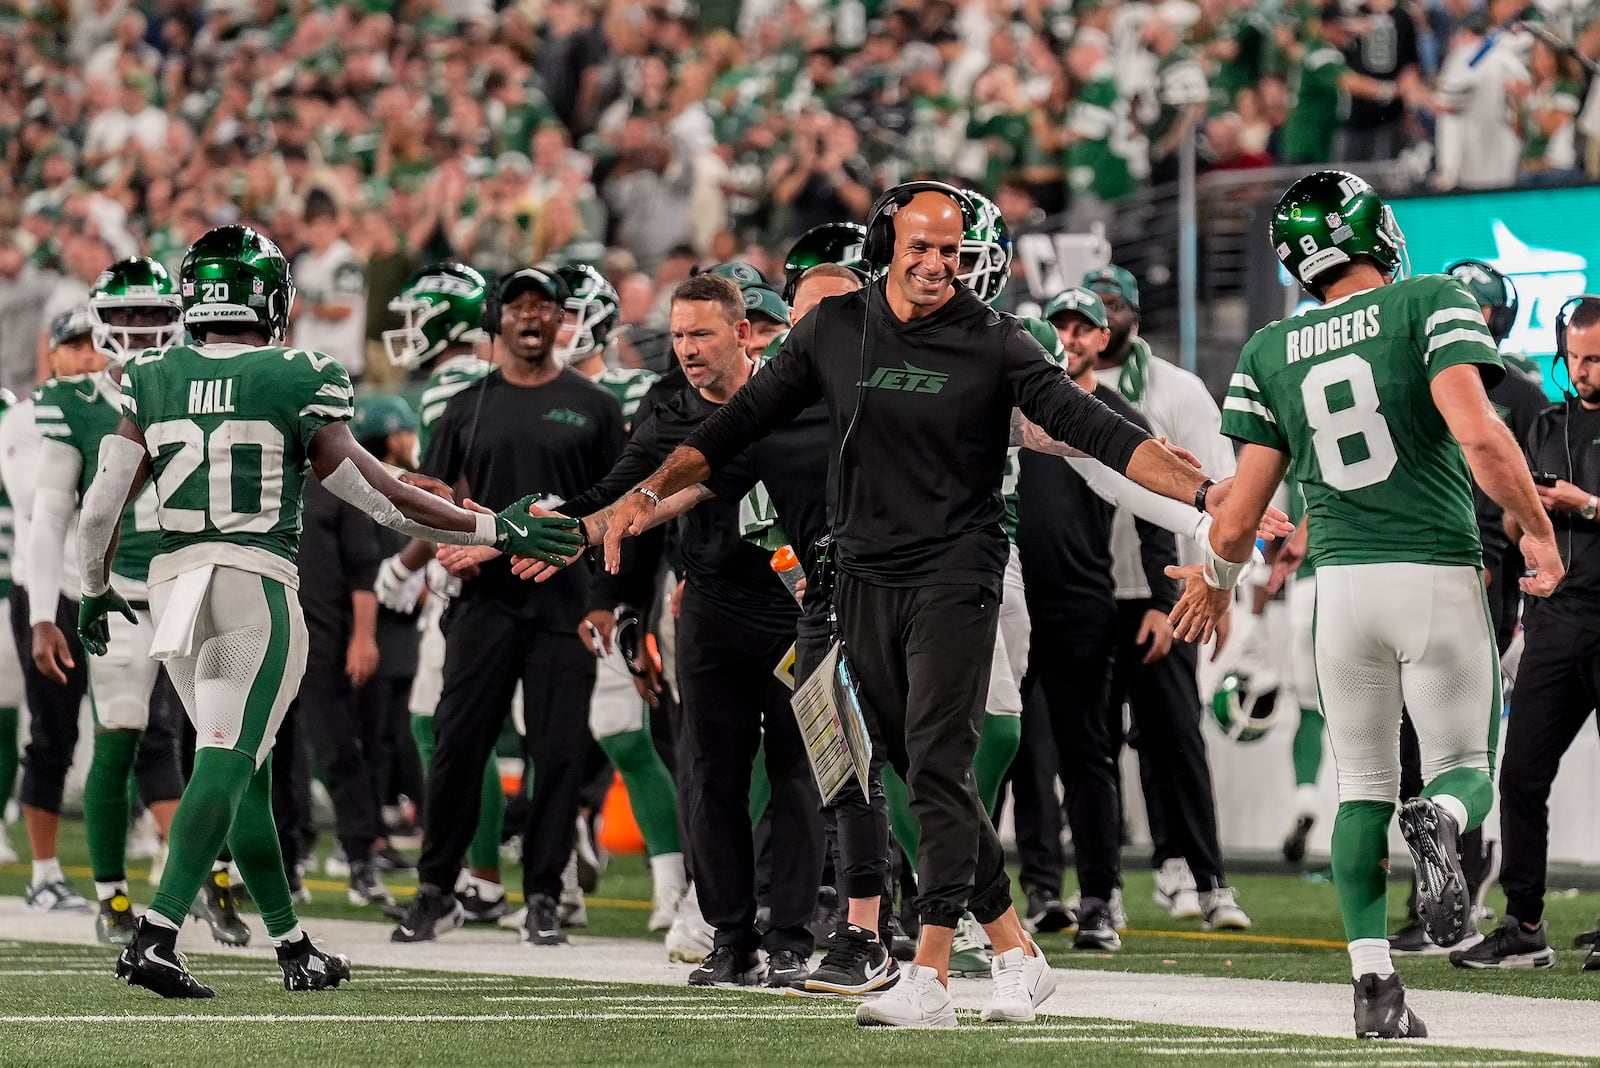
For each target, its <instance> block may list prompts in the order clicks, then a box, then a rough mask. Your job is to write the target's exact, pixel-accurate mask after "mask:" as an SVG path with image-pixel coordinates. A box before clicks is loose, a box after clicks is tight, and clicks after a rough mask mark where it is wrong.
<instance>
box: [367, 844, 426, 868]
mask: <svg viewBox="0 0 1600 1068" xmlns="http://www.w3.org/2000/svg"><path fill="white" fill-rule="evenodd" d="M372 866H373V867H375V868H377V869H378V870H379V871H416V870H417V862H416V861H414V860H412V859H411V858H410V857H408V856H406V855H405V854H404V853H402V852H400V850H398V849H396V848H395V847H394V846H392V845H387V846H384V847H383V848H382V849H374V850H373V851H372Z"/></svg>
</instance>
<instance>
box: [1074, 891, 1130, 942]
mask: <svg viewBox="0 0 1600 1068" xmlns="http://www.w3.org/2000/svg"><path fill="white" fill-rule="evenodd" d="M1072 946H1073V948H1074V949H1098V950H1101V951H1102V952H1109V951H1111V950H1116V949H1121V948H1122V936H1121V935H1119V934H1117V928H1116V925H1115V924H1113V923H1112V922H1111V906H1109V905H1107V904H1106V903H1105V902H1104V901H1101V900H1100V899H1099V898H1095V897H1086V898H1084V899H1083V900H1082V903H1081V904H1080V905H1079V906H1078V933H1077V935H1075V936H1074V937H1073V939H1072Z"/></svg>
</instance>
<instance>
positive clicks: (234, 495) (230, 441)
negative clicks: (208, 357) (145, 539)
mask: <svg viewBox="0 0 1600 1068" xmlns="http://www.w3.org/2000/svg"><path fill="white" fill-rule="evenodd" d="M144 438H145V444H146V445H147V446H148V447H149V449H150V451H151V453H152V455H159V454H160V453H161V451H162V450H163V449H166V448H169V447H176V451H175V452H173V453H172V454H171V455H170V456H169V457H168V459H167V462H166V466H165V467H164V468H163V469H162V470H161V473H160V475H159V476H158V477H157V478H156V496H157V498H158V500H159V502H160V515H161V527H162V529H163V530H171V531H177V532H182V533H185V534H198V533H200V532H201V531H203V530H205V529H206V521H207V519H209V520H210V522H211V526H212V527H213V528H215V529H216V530H218V531H220V532H221V533H223V534H264V533H266V532H267V531H270V530H271V529H272V528H273V527H275V526H277V524H278V517H279V514H280V513H281V511H282V508H283V434H282V433H281V432H280V431H279V430H278V428H277V427H275V426H273V425H272V424H271V423H269V422H267V421H266V420H264V419H230V420H228V421H227V422H224V423H222V424H221V425H220V426H218V427H217V428H216V429H215V430H213V431H212V432H211V433H210V435H209V436H208V435H207V434H206V432H205V429H204V428H203V427H201V426H200V424H199V423H197V422H195V421H194V420H193V419H168V420H165V421H163V422H160V423H153V424H151V426H150V427H149V428H148V429H147V430H146V431H145V434H144ZM240 453H244V454H246V455H248V454H249V453H254V454H255V455H256V458H257V461H256V464H250V462H249V460H245V461H244V466H245V470H244V471H235V468H234V464H235V459H236V457H237V458H240V459H242V457H239V454H240ZM202 466H204V467H205V468H206V472H205V475H204V478H205V483H204V484H205V492H204V495H203V500H204V504H205V507H204V508H195V507H192V505H194V504H199V503H201V499H200V498H201V495H200V494H197V493H196V492H195V490H194V489H192V488H191V486H190V484H191V483H192V482H193V481H194V478H193V476H194V475H195V474H196V473H197V472H198V471H200V468H201V467H202ZM251 466H258V467H259V475H258V476H257V477H251V476H252V475H255V472H251V471H250V470H249V468H250V467H251ZM252 497H254V498H256V500H255V501H254V502H252V501H251V498H252ZM251 503H255V504H256V508H255V509H254V510H253V511H251V510H248V506H249V504H251ZM183 505H190V506H191V507H183ZM241 508H242V509H243V510H241Z"/></svg>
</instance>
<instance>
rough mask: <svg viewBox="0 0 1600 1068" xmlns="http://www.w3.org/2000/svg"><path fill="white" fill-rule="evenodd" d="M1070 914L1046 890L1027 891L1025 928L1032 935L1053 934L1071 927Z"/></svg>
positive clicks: (1055, 897)
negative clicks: (1026, 920)
mask: <svg viewBox="0 0 1600 1068" xmlns="http://www.w3.org/2000/svg"><path fill="white" fill-rule="evenodd" d="M1072 920H1073V916H1072V913H1070V912H1068V911H1067V906H1065V905H1063V904H1062V903H1061V899H1060V898H1059V897H1057V896H1056V895H1055V894H1052V893H1050V892H1049V891H1048V890H1029V891H1028V922H1027V923H1026V924H1025V926H1026V927H1027V928H1028V930H1029V931H1031V932H1033V933H1034V934H1053V933H1055V932H1056V931H1065V930H1066V929H1067V928H1068V927H1071V926H1072Z"/></svg>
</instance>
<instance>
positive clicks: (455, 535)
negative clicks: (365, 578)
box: [322, 456, 495, 545]
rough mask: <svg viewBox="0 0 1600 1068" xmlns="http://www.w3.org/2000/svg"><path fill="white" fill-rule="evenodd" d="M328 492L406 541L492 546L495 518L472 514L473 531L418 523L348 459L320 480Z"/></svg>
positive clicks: (480, 513) (482, 514) (479, 513)
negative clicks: (403, 536) (398, 533)
mask: <svg viewBox="0 0 1600 1068" xmlns="http://www.w3.org/2000/svg"><path fill="white" fill-rule="evenodd" d="M322 484H323V486H324V487H326V488H327V490H328V492H329V493H331V494H333V495H334V496H335V497H337V498H339V499H340V500H341V501H344V502H345V503H346V504H348V505H350V506H351V507H353V508H356V509H358V510H360V511H362V512H365V513H366V514H367V515H369V516H371V517H372V518H373V519H376V520H377V521H378V522H380V523H382V524H383V525H384V526H386V527H388V528H389V529H390V530H398V531H399V532H400V533H402V534H405V535H408V536H409V537H413V538H418V539H421V540H422V541H432V542H438V543H441V544H444V545H493V544H494V543H495V529H494V516H492V515H485V514H484V513H482V512H478V513H475V514H474V520H475V521H476V524H477V525H476V526H475V527H474V528H473V529H472V530H441V529H439V528H437V527H430V526H428V525H427V524H425V523H419V522H417V521H416V520H414V519H411V518H409V517H407V516H406V515H405V513H403V512H401V511H400V509H399V508H396V507H395V505H394V502H393V501H391V500H390V499H389V498H388V497H387V496H385V495H384V494H383V493H381V492H380V491H379V490H378V489H377V488H376V487H374V486H373V485H372V483H370V482H368V481H367V478H366V476H365V475H363V474H362V473H361V469H360V468H358V467H356V465H355V462H354V461H353V460H351V459H350V458H349V457H348V456H347V457H345V458H344V459H343V460H342V461H340V463H339V466H338V467H337V468H336V469H335V470H334V472H333V474H331V475H329V476H328V477H327V478H325V479H323V480H322Z"/></svg>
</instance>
